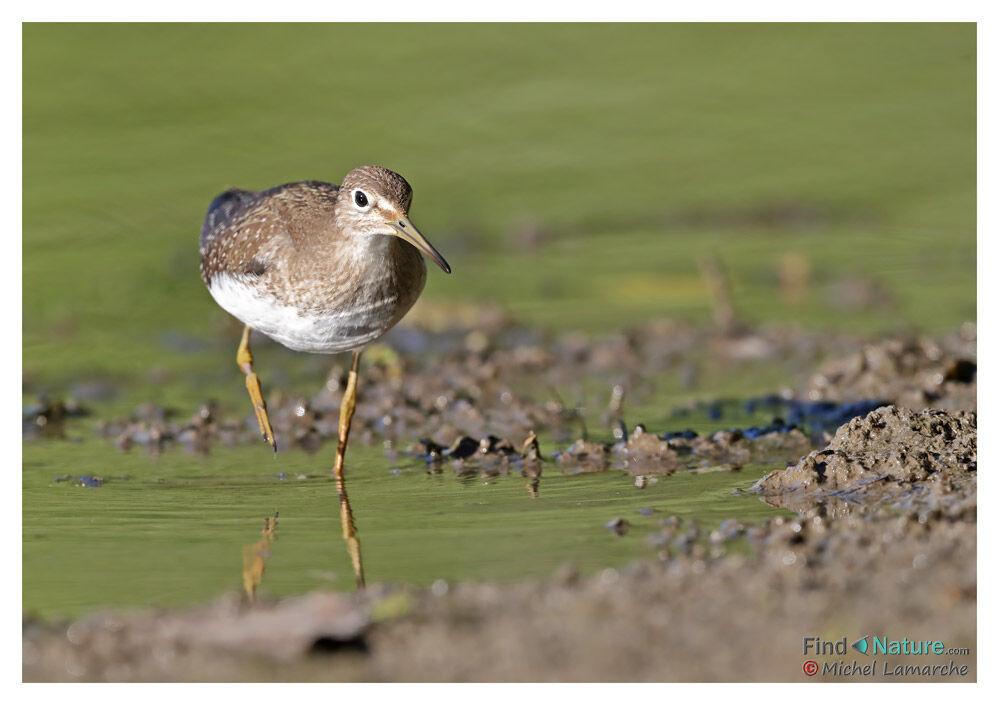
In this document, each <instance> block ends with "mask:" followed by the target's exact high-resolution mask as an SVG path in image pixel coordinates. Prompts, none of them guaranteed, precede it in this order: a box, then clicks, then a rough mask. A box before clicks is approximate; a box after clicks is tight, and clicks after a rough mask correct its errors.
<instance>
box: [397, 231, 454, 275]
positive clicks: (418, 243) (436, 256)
mask: <svg viewBox="0 0 999 705" xmlns="http://www.w3.org/2000/svg"><path fill="white" fill-rule="evenodd" d="M391 225H392V228H393V229H394V230H395V234H396V236H397V237H400V238H402V239H403V240H405V241H406V242H408V243H409V244H410V245H412V246H413V247H415V248H416V249H418V250H419V251H420V252H422V253H423V254H425V255H426V256H427V257H429V258H430V259H432V260H433V261H434V262H436V263H437V266H438V267H440V268H441V269H443V270H444V271H445V272H447V273H448V274H450V273H451V267H450V266H449V265H448V263H447V261H446V260H445V259H444V258H443V257H441V253H440V252H438V251H437V250H436V248H434V246H433V245H431V244H430V241H429V240H427V238H425V237H423V235H422V234H421V233H420V231H419V230H417V229H416V226H415V225H413V224H412V223H411V222H410V220H409V218H406V217H403V218H401V219H400V220H399V221H398V222H396V223H392V224H391Z"/></svg>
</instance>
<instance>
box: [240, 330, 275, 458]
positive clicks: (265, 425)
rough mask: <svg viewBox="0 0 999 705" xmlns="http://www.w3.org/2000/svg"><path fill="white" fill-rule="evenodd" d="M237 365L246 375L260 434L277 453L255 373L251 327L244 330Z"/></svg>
mask: <svg viewBox="0 0 999 705" xmlns="http://www.w3.org/2000/svg"><path fill="white" fill-rule="evenodd" d="M236 364H237V365H239V369H241V370H242V371H243V374H245V375H246V391H248V392H249V393H250V401H252V402H253V410H254V411H255V412H256V413H257V423H259V424H260V433H261V435H263V437H264V440H265V441H267V442H268V443H270V444H271V448H272V449H273V450H274V452H275V453H277V443H275V442H274V431H272V430H271V420H270V419H269V418H267V405H266V404H265V403H264V395H263V394H261V392H260V380H259V379H258V378H257V375H256V373H254V371H253V355H252V354H250V326H246V327H245V328H243V339H242V340H241V341H240V342H239V350H237V351H236Z"/></svg>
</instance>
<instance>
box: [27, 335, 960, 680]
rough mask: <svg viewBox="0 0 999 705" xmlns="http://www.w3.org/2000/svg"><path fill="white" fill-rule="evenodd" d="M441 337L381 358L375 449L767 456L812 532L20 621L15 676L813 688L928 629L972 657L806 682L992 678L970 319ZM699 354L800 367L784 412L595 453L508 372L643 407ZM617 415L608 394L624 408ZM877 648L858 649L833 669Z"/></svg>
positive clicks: (700, 537)
mask: <svg viewBox="0 0 999 705" xmlns="http://www.w3.org/2000/svg"><path fill="white" fill-rule="evenodd" d="M483 339H484V340H485V342H483ZM413 344H414V345H415V344H416V343H413ZM437 344H438V345H443V346H444V347H443V348H442V349H438V350H436V351H435V354H434V355H431V356H430V357H429V359H430V360H431V362H427V361H426V360H427V359H428V357H427V356H412V359H410V358H409V357H407V356H401V357H400V358H398V359H394V358H393V359H387V360H386V361H385V363H384V364H379V365H376V366H374V367H373V368H372V369H373V370H374V372H373V373H372V374H371V380H370V381H367V382H366V385H367V386H366V389H367V392H366V395H365V397H364V398H363V399H362V402H361V404H359V407H358V419H359V423H360V428H361V429H362V432H361V434H359V435H361V436H362V437H364V436H367V438H366V440H369V441H370V440H372V439H374V440H380V439H381V440H389V441H391V443H393V444H394V447H395V448H396V449H397V451H398V452H406V453H410V454H412V455H415V456H419V457H424V458H425V459H426V460H427V463H428V469H430V470H431V471H433V470H434V468H436V469H437V470H438V471H440V470H444V471H448V472H455V473H456V474H460V473H461V472H513V471H516V472H524V473H525V474H527V473H529V472H531V471H532V468H537V471H538V472H542V471H543V472H569V473H574V472H592V471H607V470H611V471H621V470H625V471H628V472H631V473H632V474H633V475H635V476H636V483H637V482H639V481H642V480H641V478H646V477H651V476H657V475H658V476H663V475H669V474H671V473H674V472H680V471H690V470H698V469H699V470H705V469H710V470H726V471H733V472H735V471H738V468H739V467H740V466H741V465H742V464H743V463H745V462H749V461H750V460H752V461H757V462H758V461H764V462H769V463H772V466H773V467H774V470H773V472H771V473H769V474H768V475H767V476H766V477H764V478H762V479H760V480H759V482H757V483H756V484H755V485H753V486H752V487H751V488H750V487H749V485H751V484H752V482H753V480H754V478H747V490H746V491H747V492H751V493H753V494H756V495H758V497H759V499H760V501H766V502H768V503H770V504H773V505H774V506H779V507H783V508H787V509H791V510H792V511H794V512H795V514H796V516H794V517H791V518H783V517H778V518H774V519H771V520H769V521H767V522H766V523H765V524H762V525H755V526H743V525H742V524H740V523H739V522H736V521H734V520H730V521H726V522H723V523H722V524H720V525H718V526H698V525H697V524H694V523H691V522H685V521H680V520H679V519H677V518H676V517H663V518H662V519H661V520H660V522H659V523H660V529H659V531H658V532H656V533H652V534H650V535H649V536H648V537H647V543H648V547H649V557H648V559H647V560H645V561H642V562H639V563H635V564H633V565H631V566H628V567H627V568H624V569H622V570H614V569H607V570H604V571H602V572H599V573H597V574H596V575H588V576H580V575H579V574H578V573H577V572H576V571H575V569H574V568H573V567H572V566H569V565H567V566H564V568H562V569H560V570H559V571H558V572H557V573H556V574H554V575H552V576H551V577H550V578H548V579H546V580H532V581H521V582H515V583H507V584H499V583H461V584H454V585H448V584H446V583H443V582H442V581H439V582H438V583H435V584H434V585H433V586H431V587H430V588H427V589H425V590H414V589H411V588H407V587H405V586H392V585H376V586H373V587H370V588H369V589H368V590H366V591H364V592H361V593H356V594H338V593H313V594H310V595H305V596H302V597H299V598H294V599H287V600H283V601H280V602H266V601H263V602H260V603H257V604H254V605H250V604H247V603H246V601H245V600H244V599H243V598H242V597H241V596H239V595H226V596H222V597H220V598H219V599H218V600H217V601H216V602H214V603H212V604H210V605H207V606H203V607H198V608H193V609H189V610H171V611H146V612H124V611H122V612H108V613H101V614H94V615H89V616H87V617H84V618H81V619H79V620H76V621H74V622H72V623H48V622H40V621H37V620H34V619H31V618H26V619H25V622H24V629H23V637H22V645H23V677H24V679H25V680H28V681H35V680H59V681H61V680H84V681H103V680H111V681H121V680H140V681H148V680H154V681H159V680H167V681H185V680H363V681H367V680H378V681H455V680H457V681H509V680H514V681H770V680H780V681H783V680H790V681H800V680H806V679H808V678H809V677H808V676H805V675H804V674H803V672H802V664H803V661H804V660H806V659H808V658H810V657H809V656H806V655H803V653H802V640H803V638H804V637H806V636H818V637H821V638H822V639H835V640H838V639H840V638H842V637H848V638H849V641H851V642H852V641H853V640H854V639H857V638H859V637H861V636H864V635H881V634H887V635H897V636H898V638H901V637H902V636H908V637H911V638H933V639H936V640H940V641H943V642H944V643H945V644H947V646H948V647H968V648H970V655H964V656H942V657H938V658H936V660H933V659H927V658H925V657H923V658H920V657H912V656H894V655H892V656H881V657H879V660H881V663H880V664H879V665H878V667H877V669H878V670H877V671H876V672H875V673H874V675H872V676H871V677H870V678H859V677H841V676H839V675H837V674H835V673H827V674H825V675H823V674H821V673H820V674H819V675H817V676H814V678H816V679H826V680H854V681H856V680H951V681H962V682H968V681H972V680H974V679H975V678H976V671H975V662H976V648H975V645H976V638H977V635H976V608H977V575H976V544H977V415H976V413H975V411H976V406H977V402H976V395H977V385H976V363H977V356H976V350H975V346H976V337H975V331H974V327H973V326H965V327H963V328H962V329H961V330H960V331H956V332H955V333H953V334H952V335H950V336H945V337H942V338H939V339H935V340H929V339H926V338H919V337H911V336H909V337H895V338H889V339H883V340H874V341H859V340H855V339H848V338H843V339H835V340H829V339H825V340H823V339H821V337H820V336H818V335H810V334H795V335H791V334H789V333H787V332H785V331H779V330H775V329H772V330H761V331H752V332H744V333H740V334H739V335H731V334H726V335H722V334H717V333H714V332H712V331H709V330H705V329H695V328H688V327H684V326H680V325H666V324H655V325H650V326H647V327H645V328H643V329H641V330H639V331H634V332H631V333H629V334H627V335H621V336H618V337H615V338H611V339H603V340H598V341H594V340H588V339H586V338H584V337H582V336H561V337H560V338H558V339H557V340H555V341H554V342H552V343H551V344H547V343H545V342H544V341H538V340H534V341H525V340H516V341H503V340H502V339H501V337H500V336H498V335H496V336H493V335H483V336H482V337H475V336H473V335H472V333H467V334H464V335H462V336H455V337H454V339H453V340H452V341H451V342H450V343H448V342H446V341H445V342H444V343H437ZM448 345H450V346H451V347H450V348H448V347H447V346H448ZM693 349H697V350H699V351H710V352H709V353H708V354H710V355H713V356H715V359H718V360H738V359H762V358H767V359H770V358H780V359H783V360H786V361H787V367H788V369H789V370H795V371H796V373H795V374H793V375H792V376H791V377H789V379H788V384H787V387H786V388H785V389H781V390H774V395H773V396H772V397H771V398H766V399H759V400H750V401H751V402H752V403H753V404H757V405H758V404H771V405H773V406H774V408H775V409H776V408H779V409H780V413H782V414H784V416H785V417H787V418H784V417H782V418H780V419H779V420H780V423H777V421H778V419H775V420H774V421H773V422H772V423H769V424H766V425H762V426H753V427H751V428H736V429H733V428H730V427H727V425H726V424H725V422H724V420H720V421H719V424H718V428H719V430H718V431H716V432H713V433H710V434H705V433H702V434H696V433H692V432H691V433H686V434H684V433H680V432H679V431H678V430H677V429H674V428H645V427H642V426H639V425H637V424H636V425H630V426H629V425H627V424H622V425H623V429H622V432H621V433H620V435H619V437H618V438H617V440H616V442H615V443H594V442H591V441H588V440H586V439H584V438H582V437H580V435H579V429H578V425H577V424H576V420H575V419H574V418H573V414H572V410H571V409H570V408H569V407H566V406H560V405H558V404H552V403H550V402H546V401H544V400H540V399H533V398H530V397H529V396H525V395H522V394H517V393H515V389H518V388H519V387H514V386H512V385H511V384H510V382H509V380H510V379H516V378H521V377H523V376H527V377H530V376H531V375H538V376H539V377H542V378H545V379H552V378H559V379H560V380H562V382H563V383H565V382H566V381H568V380H575V379H578V378H580V377H581V376H586V375H590V376H600V377H607V378H609V376H613V381H614V382H616V383H617V384H619V385H621V387H622V389H623V390H627V393H629V394H633V393H637V392H636V391H635V390H638V389H639V388H640V386H641V385H640V381H641V379H642V378H643V376H644V375H648V374H651V373H652V371H654V370H661V369H663V368H664V367H669V366H676V367H681V366H682V365H683V364H684V363H683V360H684V359H685V357H687V356H689V354H690V351H691V350H693ZM470 360H471V361H470ZM431 365H432V366H433V368H432V369H428V366H431ZM339 384H340V379H339V376H338V374H337V373H336V372H334V373H333V374H331V376H330V380H329V381H328V383H327V385H326V386H325V387H324V388H323V389H322V390H320V391H319V392H318V393H317V394H316V395H315V396H314V397H313V398H311V399H308V400H286V401H285V403H284V404H282V403H280V400H278V403H275V404H274V406H275V413H274V416H275V419H276V428H277V430H278V433H279V438H283V441H284V442H285V443H288V444H297V445H302V446H303V447H307V445H308V444H312V443H316V444H318V443H321V442H322V440H323V439H324V438H325V437H326V436H327V435H328V434H331V433H332V430H331V429H332V424H333V423H334V422H333V415H334V410H335V408H336V405H337V403H338V400H339V396H338V391H339V389H340V387H339ZM442 398H443V399H444V401H443V402H440V400H441V399H442ZM456 401H464V402H465V403H464V404H461V403H455V402H456ZM860 402H863V404H860V405H859V406H858V405H857V404H859V403H860ZM746 403H747V404H748V403H749V402H746ZM613 405H614V397H613V395H612V396H611V401H610V404H609V407H608V414H609V415H613V413H614V411H615V410H614V408H613ZM67 406H69V408H70V409H72V408H74V407H72V406H71V405H67V404H65V403H64V404H62V406H61V411H59V412H58V413H61V414H63V416H65V415H66V414H67ZM858 410H859V411H860V412H861V413H858V414H857V415H856V416H853V417H851V418H848V419H845V420H843V419H839V418H837V416H836V414H841V413H847V414H850V413H853V412H856V411H858ZM30 411H31V412H32V413H34V414H35V415H36V416H35V417H30V418H27V417H26V423H29V422H30V424H34V425H35V426H37V427H41V426H45V425H46V424H38V423H36V422H35V421H34V420H32V419H34V418H37V415H38V414H42V415H44V414H45V413H54V412H52V411H51V410H50V411H48V412H47V411H46V409H45V408H44V406H40V407H39V408H37V409H31V410H30ZM142 413H148V416H147V417H146V418H143V417H142ZM792 414H795V415H796V416H795V418H794V419H793V420H792V418H791V415H792ZM678 418H679V419H680V420H682V416H681V417H678ZM830 419H835V421H830ZM841 420H842V421H844V422H843V423H842V424H840V423H836V422H838V421H841ZM830 423H836V425H835V426H832V427H830ZM30 424H29V425H30ZM97 429H98V430H97V432H98V433H99V434H101V435H102V436H103V437H105V438H107V439H108V441H109V442H113V443H116V444H117V445H119V447H121V448H122V449H123V450H126V449H129V448H133V447H135V446H136V445H138V446H140V447H145V448H147V449H151V452H157V453H159V452H170V450H171V449H184V448H187V449H189V450H194V451H197V450H199V449H200V450H206V449H208V448H210V447H211V446H212V445H213V444H219V443H220V444H222V445H225V444H232V443H241V442H259V439H258V438H256V436H255V434H254V433H253V428H252V426H251V425H248V424H246V419H225V418H220V417H219V416H218V415H217V413H216V412H215V411H213V410H211V409H210V408H203V409H202V410H200V411H199V412H198V413H197V414H195V415H194V417H193V418H192V419H190V420H189V421H185V420H173V419H171V418H170V417H169V416H168V415H167V414H165V413H161V412H159V411H157V410H155V409H147V410H146V411H145V412H142V411H140V412H137V414H135V415H133V417H131V418H128V419H114V420H106V421H102V422H100V423H99V424H98V427H97ZM533 431H546V432H550V433H552V434H553V435H554V436H555V437H557V438H562V439H563V441H562V443H561V445H560V447H559V448H558V449H557V450H556V451H555V452H552V453H551V454H550V457H547V458H546V459H544V461H542V459H541V458H539V453H538V451H537V447H536V446H535V445H532V444H531V443H525V442H524V439H529V437H530V434H531V433H532V432H533ZM463 439H467V440H463ZM462 449H463V450H462ZM546 455H547V452H546ZM622 521H625V522H626V519H622ZM608 528H609V529H610V530H612V531H614V530H619V529H626V524H618V525H615V526H609V527H608ZM873 658H874V657H872V656H870V655H867V656H861V654H859V653H855V652H853V651H851V652H850V654H848V655H840V656H836V657H835V658H833V657H828V658H826V657H822V658H818V659H817V660H818V661H819V662H820V663H823V662H824V661H834V660H837V659H843V660H845V661H846V662H852V661H853V660H854V659H859V660H860V661H862V662H864V663H866V662H870V661H871V660H872V659H873ZM950 659H953V660H955V661H958V662H960V663H962V664H967V666H968V671H967V674H966V675H964V676H960V677H957V676H951V677H947V678H941V677H926V676H919V675H910V676H896V675H888V674H886V673H885V672H883V669H884V667H885V665H886V664H888V665H889V666H891V665H893V664H903V665H904V664H912V663H919V664H922V663H936V662H937V661H940V660H942V661H944V662H946V661H948V660H950Z"/></svg>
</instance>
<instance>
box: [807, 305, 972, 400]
mask: <svg viewBox="0 0 999 705" xmlns="http://www.w3.org/2000/svg"><path fill="white" fill-rule="evenodd" d="M976 341H977V336H976V333H975V330H974V327H973V326H970V325H967V326H964V327H962V328H961V330H960V331H959V332H958V333H956V334H954V335H950V336H947V337H945V338H942V339H941V340H929V339H927V338H913V337H902V338H894V339H889V340H884V341H879V342H876V343H869V344H866V345H864V346H863V347H862V348H861V349H860V350H857V351H855V352H851V353H850V354H848V355H846V356H845V357H842V358H840V359H836V360H833V361H831V362H828V363H826V364H825V365H823V366H822V367H821V368H820V369H819V371H818V372H817V373H816V374H815V375H813V376H812V377H811V379H809V380H808V382H807V384H806V385H805V386H804V388H803V389H802V396H803V397H804V398H806V399H825V400H839V401H842V400H852V399H869V398H877V399H885V400H890V401H892V402H894V403H895V404H896V405H898V406H903V407H908V408H912V409H925V408H934V409H947V410H951V411H962V410H963V411H973V410H974V409H976V408H977V390H978V386H977V385H976V384H975V377H976V374H977V370H978V367H977V363H976V360H977V353H976Z"/></svg>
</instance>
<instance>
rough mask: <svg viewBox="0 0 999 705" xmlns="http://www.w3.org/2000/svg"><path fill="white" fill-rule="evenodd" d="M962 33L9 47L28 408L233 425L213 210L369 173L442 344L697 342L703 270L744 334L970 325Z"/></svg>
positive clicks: (256, 33)
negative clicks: (715, 275) (211, 257)
mask: <svg viewBox="0 0 999 705" xmlns="http://www.w3.org/2000/svg"><path fill="white" fill-rule="evenodd" d="M975 32H976V30H975V26H974V25H971V24H895V25H882V24H863V25H859V24H824V25H810V24H806V25H801V24H780V25H777V24H774V25H765V24H719V25H688V24H673V25H662V24H644V25H600V24H588V25H576V24H565V25H562V24H546V25H515V24H491V25H467V24H418V25H393V24H388V25H367V24H360V25H353V24H342V25H329V24H311V25H300V24H254V25H249V24H228V25H227V24H218V25H204V24H202V25H197V24H158V25H153V24H145V25H135V24H114V25H101V24H88V25H55V24H44V25H43V24H28V25H24V30H23V33H24V44H23V46H24V84H23V86H24V88H23V90H24V93H23V98H24V116H23V117H24V151H23V158H24V190H23V193H24V203H23V208H24V237H23V271H24V285H23V286H24V289H23V294H24V304H23V306H24V310H23V312H24V373H25V380H26V389H30V390H35V389H38V388H55V389H58V388H61V387H63V386H65V385H67V384H69V383H70V382H71V381H73V380H78V379H83V378H87V377H90V376H94V375H98V376H108V375H110V376H114V377H116V378H120V379H123V380H127V381H129V382H131V383H132V386H131V387H130V388H131V389H133V390H134V391H135V398H146V397H149V396H150V395H151V396H152V397H153V398H154V399H158V400H161V401H164V400H171V399H172V400H173V401H177V400H178V398H183V399H184V400H186V401H187V403H188V404H190V403H191V394H192V389H193V388H197V389H198V390H199V391H204V389H205V385H206V384H208V386H209V387H212V386H213V385H214V380H218V382H219V389H222V388H223V386H224V385H227V386H226V388H229V387H231V388H232V398H233V399H237V398H239V395H241V394H242V390H241V385H240V384H239V381H238V380H237V379H236V378H235V377H233V376H232V369H231V368H232V365H233V361H232V359H231V358H232V356H233V350H234V346H235V342H236V340H235V337H234V336H235V334H236V333H235V331H236V330H237V329H236V327H235V326H234V325H233V324H232V323H231V321H230V319H229V317H228V316H227V314H225V313H224V312H223V311H222V310H221V309H219V308H218V307H217V306H216V305H215V303H214V302H213V301H212V300H211V298H210V297H209V295H208V293H207V291H206V290H205V288H204V286H203V285H202V283H201V281H200V279H199V277H198V271H197V264H198V261H197V260H198V255H197V238H198V232H199V229H200V224H201V220H202V217H203V214H204V211H205V208H206V207H207V205H208V203H209V201H210V200H211V199H212V197H213V196H214V195H215V194H217V193H218V192H220V191H221V190H223V189H225V188H226V187H229V186H240V187H245V188H265V187H269V186H272V185H275V184H278V183H282V182H286V181H293V180H300V179H322V180H327V181H332V182H338V181H339V180H340V179H341V178H342V176H343V175H344V174H345V173H346V172H347V171H348V170H349V169H351V168H353V167H354V166H357V165H360V164H367V163H377V164H382V165H384V166H387V167H389V168H391V169H394V170H396V171H399V172H400V173H402V174H403V175H405V176H406V177H407V179H408V180H409V181H410V182H411V183H412V184H413V187H414V191H415V198H414V207H413V211H412V215H413V219H414V221H415V222H416V223H417V224H418V225H419V227H420V228H421V230H423V231H424V232H425V233H427V234H428V236H429V237H430V238H431V240H432V241H433V242H434V243H435V244H436V245H437V246H438V248H439V249H440V250H441V251H442V252H443V253H444V254H445V256H446V257H447V258H448V260H449V261H450V262H451V264H452V266H453V267H454V274H453V275H452V276H450V277H448V276H444V275H443V274H442V273H441V272H439V271H437V270H436V269H433V268H431V271H430V276H429V282H428V285H427V289H426V291H425V294H424V302H423V303H424V305H425V306H429V307H434V306H439V307H440V310H441V311H442V312H443V313H442V314H441V315H442V316H444V317H445V318H446V317H447V315H448V312H449V311H450V310H451V309H449V308H448V307H449V306H455V305H456V304H458V303H460V304H461V305H467V304H469V303H475V302H492V303H496V304H498V305H499V306H501V307H502V308H503V309H504V310H506V311H507V312H509V313H510V314H511V315H512V316H513V318H514V319H515V320H517V321H519V322H522V323H524V324H527V325H539V326H543V327H545V328H547V329H570V328H579V329H585V330H591V331H607V330H612V329H619V328H621V327H622V326H627V325H631V324H637V323H640V322H642V321H644V320H647V319H648V318H650V317H654V316H669V317H679V318H684V319H689V320H708V319H709V317H710V311H711V309H710V302H709V297H708V293H707V288H706V286H705V284H704V282H703V281H702V278H701V275H700V273H699V270H698V261H699V258H700V257H702V256H703V255H704V254H705V253H708V252H713V253H715V254H716V255H717V256H718V257H719V259H720V260H721V262H722V263H723V264H724V266H725V267H726V268H727V269H728V271H729V274H730V276H731V278H732V281H733V287H734V292H735V300H736V304H737V306H738V308H739V313H740V314H741V315H742V316H744V317H745V318H747V319H749V320H750V321H771V320H777V321H782V322H800V323H801V324H803V325H806V326H808V327H812V328H836V329H849V330H855V331H858V332H878V331H884V330H892V329H897V328H899V327H902V326H912V327H915V328H918V329H920V330H926V331H930V332H934V331H940V330H945V329H948V328H950V327H953V326H955V325H957V324H958V323H960V322H962V321H964V320H973V319H974V317H975V238H976V232H975V206H976V201H975V198H976V196H975V188H976V186H975V185H976V182H975V165H976V161H975V160H976V141H975V130H976V123H975V114H976V102H975V101H976V98H975V95H976V94H975V85H976V73H975V62H976V35H975ZM782 271H784V272H785V274H784V275H782V274H781V272H782ZM782 276H783V278H782ZM789 278H790V279H791V280H795V281H799V280H800V282H804V284H803V286H799V287H798V289H797V290H796V293H795V291H792V292H790V293H789V292H788V286H787V280H788V279H789ZM782 281H784V284H783V285H782ZM455 315H457V314H455ZM439 317H440V316H439ZM439 317H438V318H439ZM206 365H210V366H212V368H213V369H217V370H219V371H220V373H219V375H218V376H217V377H212V378H211V379H210V380H208V381H207V382H206V379H205V378H204V377H200V378H198V377H191V374H193V373H194V372H195V371H197V370H204V369H205V367H206ZM150 372H152V373H153V374H152V375H151V374H150ZM230 378H231V379H230ZM164 382H170V384H164ZM228 383H231V384H228ZM174 395H175V396H174Z"/></svg>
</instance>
